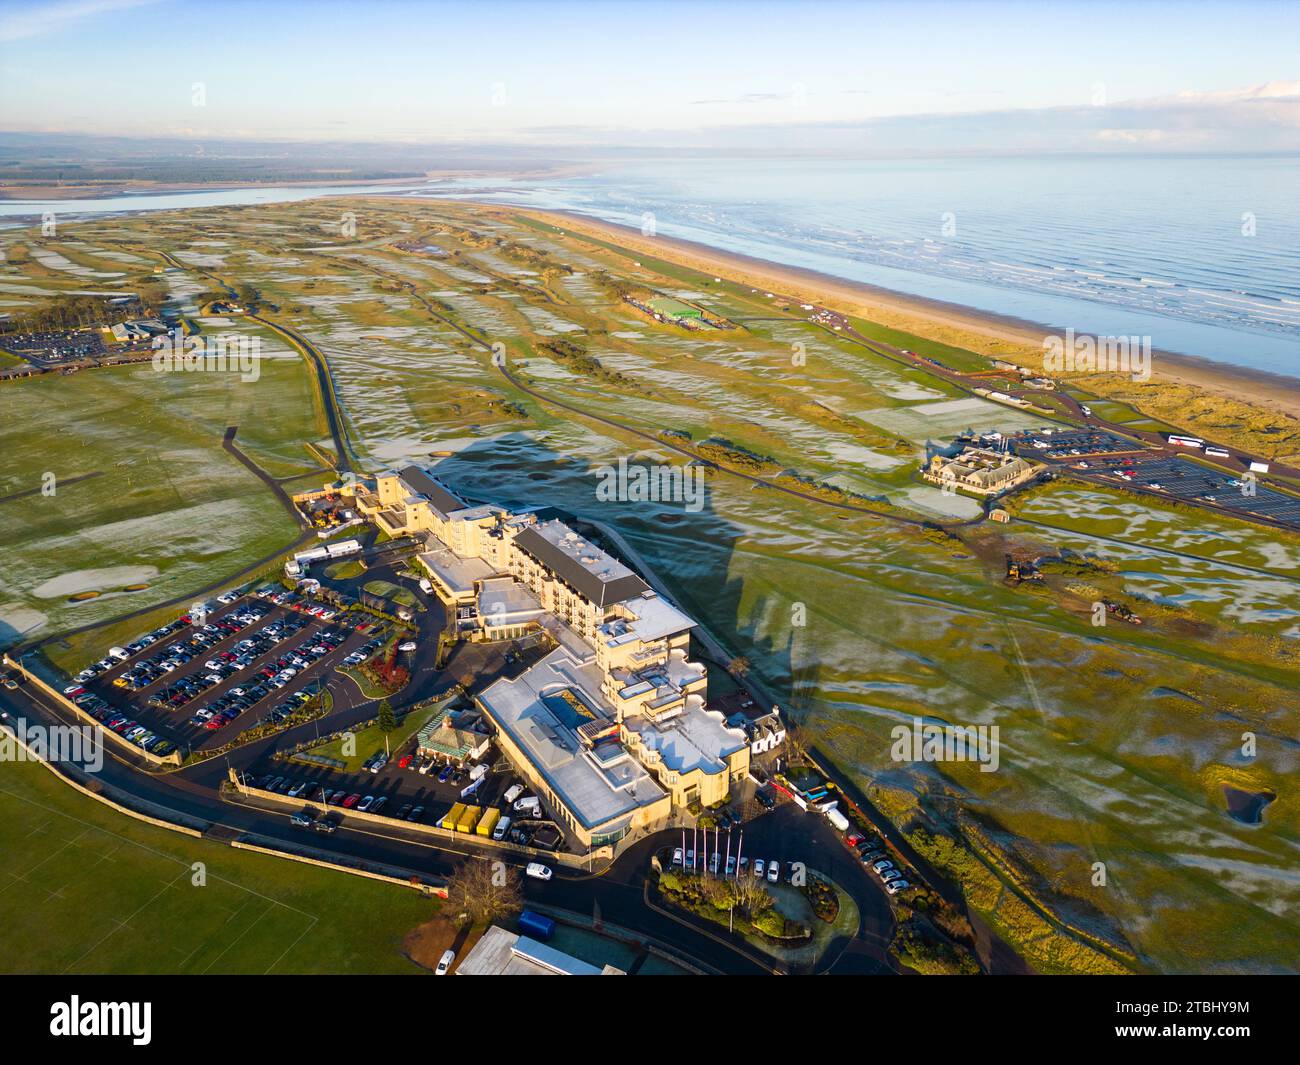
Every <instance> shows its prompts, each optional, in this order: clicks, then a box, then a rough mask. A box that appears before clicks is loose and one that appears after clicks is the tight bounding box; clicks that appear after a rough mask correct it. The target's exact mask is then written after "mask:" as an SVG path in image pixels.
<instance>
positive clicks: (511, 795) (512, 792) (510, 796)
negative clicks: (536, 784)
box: [501, 784, 524, 802]
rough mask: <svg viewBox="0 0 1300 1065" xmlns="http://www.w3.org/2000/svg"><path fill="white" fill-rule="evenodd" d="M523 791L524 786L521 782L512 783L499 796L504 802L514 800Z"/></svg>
mask: <svg viewBox="0 0 1300 1065" xmlns="http://www.w3.org/2000/svg"><path fill="white" fill-rule="evenodd" d="M523 793H524V786H523V785H522V784H513V785H511V787H510V788H508V789H507V790H506V793H505V794H504V795H503V796H501V798H502V799H503V800H504V801H506V802H514V801H515V800H516V799H517V798H519V796H520V795H522V794H523Z"/></svg>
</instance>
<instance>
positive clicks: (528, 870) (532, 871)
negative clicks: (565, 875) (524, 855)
mask: <svg viewBox="0 0 1300 1065" xmlns="http://www.w3.org/2000/svg"><path fill="white" fill-rule="evenodd" d="M524 873H525V874H526V875H527V876H531V877H532V878H533V879H534V880H550V879H551V877H552V876H553V875H554V874H553V873H552V872H551V867H550V866H548V865H543V864H542V863H541V862H529V863H528V865H527V866H525V867H524Z"/></svg>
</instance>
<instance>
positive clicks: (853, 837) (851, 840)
mask: <svg viewBox="0 0 1300 1065" xmlns="http://www.w3.org/2000/svg"><path fill="white" fill-rule="evenodd" d="M866 838H867V837H866V836H864V835H862V833H861V832H850V833H849V834H848V835H847V836H845V837H844V842H845V843H847V844H848V845H849V846H850V847H856V846H857V845H858V844H859V843H861V842H863V840H865V839H866Z"/></svg>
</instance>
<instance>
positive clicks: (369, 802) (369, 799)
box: [357, 795, 375, 813]
mask: <svg viewBox="0 0 1300 1065" xmlns="http://www.w3.org/2000/svg"><path fill="white" fill-rule="evenodd" d="M374 805H375V797H374V796H373V795H367V796H366V797H365V798H364V799H362V800H361V801H360V802H359V803H357V810H358V811H360V812H361V813H365V812H366V811H367V810H369V809H370V807H372V806H374Z"/></svg>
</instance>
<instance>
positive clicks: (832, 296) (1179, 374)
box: [467, 203, 1300, 418]
mask: <svg viewBox="0 0 1300 1065" xmlns="http://www.w3.org/2000/svg"><path fill="white" fill-rule="evenodd" d="M467 205H469V204H467ZM472 206H475V207H478V208H480V209H483V210H485V211H489V212H500V213H503V214H514V215H526V216H528V217H531V218H534V219H537V220H539V221H543V222H550V223H551V224H552V225H557V226H561V227H562V228H564V229H566V230H569V231H571V232H575V233H581V234H585V235H588V236H591V237H595V238H597V239H603V240H608V241H612V242H615V243H617V244H619V245H620V246H622V247H625V248H627V249H628V250H629V251H635V252H640V253H643V254H645V255H647V256H652V255H653V256H662V257H665V258H670V259H672V260H673V261H674V262H678V263H681V264H682V265H684V266H689V267H691V268H693V269H697V270H700V271H702V272H705V273H712V274H717V275H718V276H725V277H726V278H728V279H729V280H732V281H737V282H741V283H744V284H747V285H750V286H751V287H753V288H759V289H762V290H764V291H771V292H777V293H779V294H781V295H785V296H791V297H794V298H796V299H799V300H801V301H803V302H807V303H817V304H819V305H823V306H827V307H830V308H832V309H834V310H837V311H840V312H843V313H847V314H856V315H860V316H861V317H863V318H867V319H869V320H871V321H873V322H878V323H880V324H881V325H885V326H889V327H891V328H896V329H901V330H904V331H906V332H909V333H912V334H914V335H916V336H921V337H926V338H927V339H931V340H936V341H940V342H943V343H948V344H953V345H954V346H957V347H963V348H966V349H968V350H970V351H976V352H979V353H980V354H984V355H992V356H997V357H1002V358H1007V359H1010V360H1012V361H1018V362H1021V363H1023V364H1024V365H1027V366H1041V364H1042V363H1041V360H1042V357H1043V356H1042V353H1043V347H1042V343H1043V337H1044V336H1047V335H1048V334H1052V333H1058V332H1060V328H1061V327H1059V326H1054V325H1044V324H1042V323H1036V322H1027V321H1023V320H1021V319H1016V318H1009V317H1002V316H998V315H993V314H988V313H985V312H981V311H976V310H972V309H971V308H969V307H962V306H959V305H957V304H953V303H944V302H941V301H939V300H929V299H924V298H921V297H916V296H908V295H904V294H902V293H898V292H892V291H890V290H888V289H882V288H877V287H875V286H873V285H867V284H863V283H861V282H856V281H849V280H846V279H845V278H840V277H834V276H832V275H830V274H823V273H820V272H818V271H815V270H806V269H803V268H800V267H794V266H786V265H784V264H781V263H775V262H771V261H768V260H765V259H758V258H754V257H752V256H748V255H740V254H737V253H734V252H728V251H721V250H719V249H717V248H713V247H710V246H708V245H705V244H700V243H697V242H695V241H689V240H682V239H679V238H676V237H665V236H658V235H656V236H653V237H647V236H643V235H642V234H641V232H640V231H639V230H637V229H634V228H632V227H630V226H623V225H619V224H617V223H614V222H606V221H603V220H599V219H593V218H589V217H587V216H585V215H579V214H574V213H570V212H567V211H539V210H533V209H523V208H514V207H504V206H501V205H498V204H481V203H475V204H473V205H472ZM1298 362H1300V360H1298ZM1152 364H1153V367H1154V372H1153V375H1152V378H1153V380H1156V381H1164V382H1168V383H1170V384H1180V385H1186V386H1190V387H1194V388H1197V389H1201V390H1204V391H1205V392H1209V393H1212V394H1215V395H1220V396H1224V397H1227V398H1230V399H1233V400H1237V401H1242V402H1246V403H1250V404H1252V405H1256V406H1260V407H1265V408H1267V409H1270V410H1274V411H1278V412H1280V413H1284V414H1287V415H1289V416H1290V417H1292V418H1300V379H1297V378H1291V377H1283V376H1281V375H1278V374H1271V373H1266V372H1264V371H1260V370H1251V369H1248V368H1245V367H1239V366H1229V365H1227V364H1225V363H1218V362H1214V361H1212V360H1209V359H1201V358H1196V357H1194V356H1189V355H1182V354H1178V353H1175V352H1163V351H1155V352H1153V357H1152Z"/></svg>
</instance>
